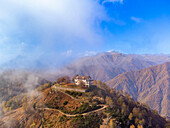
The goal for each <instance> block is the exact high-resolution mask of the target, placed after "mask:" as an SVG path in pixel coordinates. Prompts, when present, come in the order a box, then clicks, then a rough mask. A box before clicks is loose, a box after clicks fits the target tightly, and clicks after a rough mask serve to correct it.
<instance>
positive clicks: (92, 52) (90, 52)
mask: <svg viewBox="0 0 170 128" xmlns="http://www.w3.org/2000/svg"><path fill="white" fill-rule="evenodd" d="M96 54H97V52H96V51H85V52H82V53H79V56H81V57H82V56H93V55H96Z"/></svg>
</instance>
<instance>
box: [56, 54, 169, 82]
mask: <svg viewBox="0 0 170 128" xmlns="http://www.w3.org/2000/svg"><path fill="white" fill-rule="evenodd" d="M168 61H170V55H137V54H123V53H118V52H104V53H100V54H97V55H95V56H88V57H84V58H81V59H79V60H77V61H75V62H74V63H72V64H69V65H68V66H66V67H64V68H62V69H61V70H60V72H57V74H59V75H61V76H62V75H64V74H66V75H70V76H72V75H73V74H80V75H90V76H91V77H92V78H93V79H95V80H101V81H105V82H106V81H109V80H111V79H113V78H114V77H116V76H117V75H119V74H121V73H124V72H127V71H136V70H140V69H142V68H147V67H150V66H153V65H158V64H161V63H164V62H168ZM54 78H56V76H55V77H54Z"/></svg>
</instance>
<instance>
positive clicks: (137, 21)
mask: <svg viewBox="0 0 170 128" xmlns="http://www.w3.org/2000/svg"><path fill="white" fill-rule="evenodd" d="M130 19H131V20H133V21H135V22H136V23H140V22H141V21H142V19H141V18H138V17H134V16H132V17H131V18H130Z"/></svg>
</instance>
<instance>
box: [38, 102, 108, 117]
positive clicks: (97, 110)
mask: <svg viewBox="0 0 170 128" xmlns="http://www.w3.org/2000/svg"><path fill="white" fill-rule="evenodd" d="M100 106H102V108H99V109H96V110H93V111H90V112H86V113H82V114H74V115H70V114H67V113H64V112H62V111H61V110H58V109H53V108H38V109H39V110H53V111H58V112H60V113H61V114H63V115H66V116H68V117H76V116H78V115H83V116H85V115H88V114H91V113H94V112H99V111H102V110H104V109H105V108H107V107H108V106H107V105H100Z"/></svg>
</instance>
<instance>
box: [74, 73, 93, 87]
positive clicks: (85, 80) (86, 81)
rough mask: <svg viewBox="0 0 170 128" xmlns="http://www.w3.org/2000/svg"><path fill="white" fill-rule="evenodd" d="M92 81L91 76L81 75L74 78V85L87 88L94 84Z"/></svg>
mask: <svg viewBox="0 0 170 128" xmlns="http://www.w3.org/2000/svg"><path fill="white" fill-rule="evenodd" d="M92 81H93V80H92V79H91V77H90V76H79V75H77V76H75V78H74V83H75V85H78V86H80V85H82V86H83V85H84V86H85V87H90V86H91V84H92Z"/></svg>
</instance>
